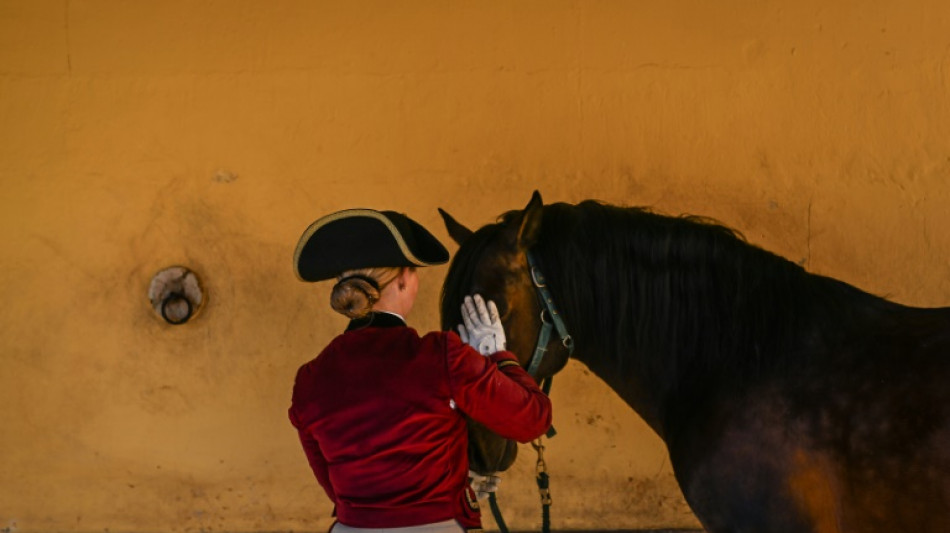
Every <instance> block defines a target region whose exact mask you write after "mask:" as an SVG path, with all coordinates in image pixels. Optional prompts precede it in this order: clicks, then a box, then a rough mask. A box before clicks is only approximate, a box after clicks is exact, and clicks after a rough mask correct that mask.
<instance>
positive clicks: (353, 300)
mask: <svg viewBox="0 0 950 533" xmlns="http://www.w3.org/2000/svg"><path fill="white" fill-rule="evenodd" d="M400 272H402V268H400V267H377V268H361V269H357V270H347V271H346V272H344V273H342V274H340V275H339V276H338V277H337V283H336V285H334V286H333V292H331V293H330V307H332V308H333V310H334V311H336V312H337V313H341V314H343V315H346V316H347V317H349V318H363V317H364V316H366V315H368V314H369V312H370V311H372V310H373V305H374V304H375V303H376V302H377V301H378V300H379V295H380V293H381V292H382V290H383V289H384V288H386V286H387V285H389V284H390V283H392V281H393V280H394V279H396V278H397V277H398V276H399V273H400Z"/></svg>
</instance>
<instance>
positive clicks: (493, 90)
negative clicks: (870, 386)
mask: <svg viewBox="0 0 950 533" xmlns="http://www.w3.org/2000/svg"><path fill="white" fill-rule="evenodd" d="M948 177H950V4H948V3H947V2H946V0H907V1H904V2H887V1H881V0H861V1H858V0H851V1H841V0H832V1H830V2H829V1H826V0H797V1H794V2H792V1H749V0H724V1H720V2H708V1H698V0H644V1H637V2H633V1H631V2H619V1H601V2H598V1H584V2H576V1H550V0H545V1H537V2H520V1H519V2H441V1H416V0H410V1H402V2H391V1H388V0H379V1H373V2H351V1H326V2H316V1H310V0H275V1H250V0H233V1H227V2H222V1H211V0H205V1H197V0H175V1H172V0H168V1H161V2H159V1H144V0H143V1H122V0H2V1H0V186H2V189H0V190H2V192H0V199H2V200H0V201H2V203H0V208H2V209H0V221H2V227H3V236H4V238H5V240H6V242H5V246H4V250H5V251H4V252H3V253H2V254H0V302H2V305H0V428H2V438H0V471H2V472H3V474H4V475H3V483H2V484H0V529H3V528H9V530H10V531H14V530H19V531H49V530H56V531H77V532H78V531H103V530H105V529H108V530H109V531H135V532H154V531H198V530H202V531H209V530H217V531H222V530H234V531H263V530H266V531H275V530H290V529H293V530H322V529H324V528H325V527H326V526H327V525H328V524H329V519H328V517H327V513H328V511H329V506H328V505H327V503H326V501H325V498H324V497H323V495H322V493H321V492H320V491H319V489H318V488H317V486H316V483H315V482H314V481H313V479H312V476H311V474H310V472H309V471H308V468H307V465H306V461H305V459H304V457H303V454H302V452H301V451H300V450H299V446H298V443H297V441H296V436H295V434H294V432H293V431H292V429H291V427H290V425H289V423H288V422H287V420H286V415H285V412H286V407H287V405H288V402H289V395H290V386H291V382H292V378H293V374H294V371H295V369H296V368H297V366H298V365H300V364H301V363H303V362H304V361H306V360H307V359H308V358H310V357H312V356H313V355H315V354H316V352H317V351H318V350H319V349H320V348H321V347H322V345H323V344H324V343H325V342H326V341H327V340H328V339H329V338H330V337H331V336H332V335H333V334H334V333H335V332H337V331H339V330H340V329H341V328H342V327H343V325H344V320H343V319H342V318H341V317H339V316H336V315H333V314H332V313H331V312H330V311H329V310H328V306H327V290H328V287H327V286H326V285H322V284H321V285H316V286H308V285H305V284H302V283H299V282H297V281H296V279H295V278H294V276H293V272H292V269H291V256H292V253H293V246H294V244H295V242H296V239H297V237H298V236H299V234H300V233H301V232H302V231H303V229H304V228H305V227H306V226H307V224H309V222H311V221H312V220H313V219H314V218H316V217H317V216H319V215H321V214H324V213H326V212H328V211H331V210H335V209H340V208H345V207H355V206H369V207H377V208H385V209H397V210H400V211H404V212H407V213H409V214H410V215H411V216H413V217H415V218H417V219H418V220H420V221H421V222H422V223H424V224H425V225H427V226H429V227H430V228H432V229H433V231H434V232H435V233H436V234H437V235H438V236H439V237H440V238H443V239H445V240H447V236H446V234H445V231H444V229H443V228H442V226H441V225H440V222H439V218H438V216H437V214H436V208H437V207H445V208H447V209H449V210H450V211H451V212H452V213H453V214H455V215H456V216H457V218H459V219H460V220H462V221H464V222H467V223H469V224H472V225H481V224H483V223H486V222H489V221H491V220H493V218H494V217H495V215H497V214H498V213H500V212H501V211H503V210H507V209H511V208H519V207H522V206H523V205H524V204H525V203H526V202H527V200H528V198H529V196H530V193H531V191H532V190H533V189H535V188H538V189H540V190H541V191H542V193H543V195H544V197H545V199H546V200H547V201H571V202H574V201H579V200H581V199H585V198H598V199H602V200H606V201H610V202H613V203H621V204H628V205H651V206H655V207H656V208H658V209H660V210H661V211H664V212H668V213H674V214H676V213H680V212H692V213H698V214H705V215H710V216H713V217H716V218H718V219H720V220H721V221H723V222H725V223H727V224H729V225H731V226H734V227H736V228H737V229H739V230H741V231H743V232H744V233H745V234H746V236H747V237H748V238H749V240H750V241H752V242H754V243H757V244H761V245H764V246H765V247H767V248H770V249H772V250H775V251H777V252H779V253H781V254H783V255H786V256H787V257H789V258H791V259H793V260H795V261H803V262H804V264H805V265H806V266H807V267H808V268H809V269H811V270H812V271H815V272H819V273H823V274H829V275H833V276H836V277H840V278H842V279H845V280H847V281H849V282H852V283H854V284H856V285H858V286H860V287H862V288H865V289H867V290H869V291H871V292H875V293H881V294H886V295H890V296H892V297H893V298H894V299H896V300H898V301H900V302H903V303H908V304H916V305H927V306H935V305H946V304H948V303H950V253H948V251H950V232H948V231H947V228H948V227H950V185H948ZM451 248H452V249H453V250H454V247H451ZM174 264H182V265H186V266H188V267H191V268H192V269H194V270H195V271H196V272H198V274H199V275H200V276H201V278H202V280H203V282H204V283H205V285H206V287H207V289H208V293H209V302H208V305H207V306H206V307H205V309H204V310H203V311H202V313H201V314H200V316H199V317H197V318H196V319H195V320H194V321H192V322H190V323H189V324H187V325H185V326H181V327H171V326H167V325H165V324H164V323H162V322H161V321H160V320H159V319H157V317H156V316H155V314H154V313H153V311H152V310H151V308H150V307H149V304H148V301H147V299H146V291H147V289H148V284H149V280H150V279H151V276H152V275H153V274H154V273H155V272H156V271H158V270H159V269H161V268H163V267H165V266H169V265H174ZM444 275H445V269H444V268H434V269H430V270H428V271H425V272H424V274H423V277H422V281H423V284H424V287H423V289H422V290H421V292H420V300H419V303H418V311H417V314H416V316H414V317H412V321H413V322H414V323H415V324H416V325H417V326H418V327H419V328H420V329H423V330H425V329H433V328H436V327H437V326H438V317H437V297H438V290H439V287H440V284H441V280H442V278H443V276H444ZM777 304H780V303H779V302H777ZM553 398H554V402H555V406H556V409H557V411H556V414H555V423H556V425H557V426H558V428H559V430H560V436H558V437H557V438H556V439H555V440H554V441H552V442H551V443H550V449H549V453H548V460H549V467H550V470H551V474H552V483H553V491H554V501H555V504H554V508H553V516H554V526H555V528H557V529H567V528H580V527H586V528H596V527H610V528H633V527H649V526H665V527H673V526H684V527H685V526H691V525H695V524H696V522H695V519H694V518H693V517H692V516H691V515H690V514H689V511H688V509H687V508H686V507H685V504H684V503H683V501H682V497H681V496H680V495H679V493H678V490H677V488H676V486H675V482H674V481H673V479H672V476H671V473H670V467H669V463H668V460H667V459H666V456H665V452H664V451H663V448H662V446H661V443H660V442H659V441H658V439H657V438H656V437H655V436H654V435H652V434H651V433H650V432H649V431H648V430H647V429H646V427H645V426H644V425H643V424H642V422H640V421H639V419H638V418H637V417H636V415H634V414H633V413H632V412H630V411H629V409H627V408H626V407H624V406H623V405H622V404H621V403H620V401H619V400H618V399H617V398H616V397H615V396H614V395H613V394H612V393H611V392H610V391H609V390H606V389H605V387H604V386H603V385H602V384H601V383H600V382H599V381H598V380H597V379H596V378H594V377H592V376H590V375H588V374H587V373H586V371H585V369H584V368H583V367H581V366H580V365H572V366H570V367H569V368H568V369H567V370H566V371H565V373H564V375H563V376H562V377H561V378H560V379H559V380H558V383H557V386H556V387H555V390H554V393H553ZM529 451H530V450H528V449H523V450H522V453H523V455H522V460H521V461H520V462H519V463H518V465H517V466H516V468H515V470H514V472H513V473H512V474H511V475H509V476H507V477H506V479H505V481H504V482H503V486H502V493H501V497H502V500H503V504H504V506H505V508H506V513H507V514H508V519H509V525H512V526H513V527H515V528H520V529H529V528H533V527H536V526H537V524H538V522H539V519H538V513H539V509H538V504H537V502H538V498H537V495H536V493H535V492H534V489H533V480H532V478H531V472H532V470H533V461H532V460H531V458H530V457H529V453H528V452H529ZM486 524H488V525H491V519H490V518H487V519H486Z"/></svg>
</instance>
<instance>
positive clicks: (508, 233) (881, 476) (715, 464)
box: [440, 191, 950, 533]
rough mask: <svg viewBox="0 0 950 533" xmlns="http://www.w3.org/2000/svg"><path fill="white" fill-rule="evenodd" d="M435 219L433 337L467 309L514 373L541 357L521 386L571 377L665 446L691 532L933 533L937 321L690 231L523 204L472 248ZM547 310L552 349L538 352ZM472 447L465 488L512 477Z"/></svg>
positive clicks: (941, 462)
mask: <svg viewBox="0 0 950 533" xmlns="http://www.w3.org/2000/svg"><path fill="white" fill-rule="evenodd" d="M440 212H441V214H442V217H443V219H444V222H445V225H446V229H447V230H448V233H449V235H450V236H451V238H452V239H453V240H455V241H456V242H457V243H458V244H459V249H458V252H457V253H456V255H455V258H454V259H453V261H452V263H451V264H450V266H449V271H448V273H447V276H446V279H445V282H444V285H443V290H442V297H441V319H442V326H443V329H449V328H451V327H452V326H454V325H456V324H458V323H459V322H460V319H461V316H460V311H459V306H460V304H461V301H462V298H463V297H464V295H466V294H472V293H480V294H482V295H483V296H484V297H485V298H487V299H491V300H493V301H495V303H496V304H497V306H498V310H499V313H500V314H501V318H502V322H503V325H504V329H505V332H506V335H507V338H508V349H509V350H510V351H512V352H514V354H515V355H516V356H517V357H518V359H519V361H520V362H521V364H522V365H523V366H525V367H528V366H529V361H530V360H531V359H532V357H533V354H534V353H535V352H544V358H543V360H542V361H541V362H540V364H538V363H535V364H534V365H533V366H535V368H534V372H533V375H534V377H535V379H537V380H541V379H545V378H549V377H550V376H553V375H554V374H555V373H557V372H558V371H559V370H561V369H562V368H563V367H564V366H565V364H566V362H567V359H568V357H574V358H575V359H576V360H577V361H580V362H581V363H583V364H584V365H586V366H587V368H588V369H589V370H590V371H591V372H592V373H593V374H595V375H596V376H598V377H599V378H600V379H602V380H603V381H604V382H605V383H606V384H607V385H608V386H609V387H611V388H612V389H613V390H614V391H616V392H617V394H618V395H619V396H620V398H622V399H623V400H624V401H625V402H626V403H627V404H628V405H629V406H630V407H631V408H632V409H633V410H634V411H635V412H636V413H638V414H639V415H640V416H641V417H642V418H643V420H644V421H645V422H646V423H647V424H648V425H649V427H650V428H652V430H653V431H655V432H656V433H657V435H659V437H660V438H661V439H662V440H663V442H664V443H665V445H666V448H667V451H668V452H669V457H670V461H671V464H672V468H673V472H674V475H675V477H676V480H677V482H678V483H679V486H680V489H681V490H682V493H683V496H684V497H685V500H686V502H687V503H688V504H689V506H690V508H691V509H692V511H693V512H694V514H695V515H696V517H697V518H698V519H699V521H700V522H701V524H702V525H703V527H704V528H705V529H706V530H707V531H710V532H716V533H718V532H795V533H799V532H815V533H831V532H836V533H858V532H860V533H877V532H885V531H886V532H910V531H950V307H943V308H917V307H909V306H906V305H901V304H899V303H895V302H893V301H890V300H888V299H885V298H882V297H878V296H875V295H872V294H869V293H867V292H865V291H863V290H861V289H858V288H856V287H854V286H852V285H850V284H848V283H846V282H843V281H840V280H838V279H834V278H831V277H827V276H822V275H818V274H814V273H809V272H807V271H806V270H805V269H804V268H803V267H802V266H800V265H798V264H796V263H794V262H792V261H789V260H787V259H785V258H783V257H780V256H779V255H776V254H774V253H771V252H769V251H767V250H765V249H763V248H760V247H758V246H755V245H753V244H750V243H748V242H747V241H746V240H745V238H744V237H743V236H742V235H741V234H740V233H739V232H738V231H735V230H733V229H730V228H728V227H726V226H725V225H722V224H720V223H717V222H715V221H712V220H710V219H706V218H703V217H697V216H691V215H683V216H676V217H674V216H666V215H663V214H658V213H656V212H654V211H653V210H650V209H646V208H634V207H621V206H615V205H609V204H606V203H602V202H597V201H592V200H587V201H583V202H580V203H578V204H576V205H575V204H566V203H556V204H551V205H544V204H543V201H542V199H541V195H540V194H539V193H538V192H537V191H535V193H534V195H533V196H532V198H531V200H530V202H529V203H528V205H527V206H526V207H525V208H524V209H523V210H514V211H509V212H507V213H504V214H502V215H501V216H500V217H499V219H498V221H497V222H496V223H493V224H488V225H486V226H484V227H482V228H481V229H478V230H477V231H472V230H470V229H468V228H466V227H465V226H464V225H462V224H461V223H459V222H458V221H456V220H455V219H454V218H453V217H452V216H451V215H449V214H448V213H447V212H445V211H443V210H441V209H440ZM529 263H530V265H529ZM541 276H543V282H542V283H541V284H540V285H543V286H545V288H546V291H547V293H546V296H543V297H539V296H538V294H539V293H538V285H539V284H538V283H537V282H538V279H537V278H539V277H541ZM545 300H548V301H550V303H553V304H554V305H555V306H556V309H557V310H556V311H553V312H555V313H559V314H560V320H561V321H562V323H563V326H564V327H565V328H566V330H567V331H566V332H565V334H564V335H559V336H551V337H550V338H549V340H542V342H541V343H540V344H543V346H539V347H537V348H536V347H535V343H536V341H537V340H538V335H539V334H538V331H539V329H540V328H542V327H544V323H545V322H550V321H551V319H550V317H545V312H544V311H542V310H543V309H546V308H545V305H546V302H545ZM547 313H548V315H550V313H551V310H547ZM562 336H569V338H570V339H571V340H572V343H568V342H566V340H565V339H561V338H559V337H562ZM571 348H573V354H572V353H571V351H572V350H571ZM555 409H556V408H555ZM555 412H556V411H555ZM469 437H470V444H469V447H470V454H469V460H470V468H471V469H473V470H475V471H476V472H479V473H481V474H489V473H494V472H500V471H504V470H505V469H507V468H508V467H509V466H510V465H511V464H512V463H513V462H514V460H515V456H516V454H517V447H516V445H515V444H514V443H513V442H509V441H505V440H504V439H502V438H500V437H498V436H496V435H493V434H491V433H490V432H489V431H487V430H486V429H485V428H484V427H481V426H478V425H477V424H474V423H473V424H471V425H470V428H469Z"/></svg>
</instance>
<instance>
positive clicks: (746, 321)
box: [535, 201, 898, 395]
mask: <svg viewBox="0 0 950 533" xmlns="http://www.w3.org/2000/svg"><path fill="white" fill-rule="evenodd" d="M541 227H542V230H541V235H540V238H539V241H538V243H537V245H536V246H535V250H536V252H537V253H538V255H539V256H540V258H541V263H542V264H543V270H544V273H545V276H546V277H547V278H548V284H549V286H550V288H551V290H552V292H553V293H554V295H555V298H556V299H557V301H558V304H559V305H560V306H561V307H563V312H562V314H563V315H564V317H565V320H566V321H567V322H568V326H569V328H570V329H571V331H572V333H573V334H574V337H575V339H576V341H577V346H578V347H579V348H578V349H583V351H584V353H583V354H578V357H579V358H581V359H583V360H585V362H587V363H588V364H589V365H594V364H596V365H598V366H601V367H602V368H606V369H609V371H610V372H613V373H615V374H616V375H618V376H629V375H630V374H631V373H636V374H637V375H641V376H649V377H650V378H651V379H652V380H658V381H657V383H658V384H659V385H661V386H662V387H664V388H665V389H666V390H665V391H664V395H668V394H672V393H676V392H678V391H677V389H680V388H684V387H691V388H692V387H701V384H702V382H703V381H706V380H708V378H709V377H713V376H715V377H716V378H718V379H719V380H720V383H721V382H722V380H726V381H729V382H732V383H733V384H734V385H735V386H739V387H741V386H743V384H744V383H747V382H749V381H750V380H753V379H754V380H758V379H759V378H761V377H762V376H763V374H769V373H784V372H794V371H797V370H798V369H799V368H801V367H802V366H803V365H805V364H806V363H812V362H814V358H816V357H822V355H823V354H826V353H827V352H828V349H829V348H831V347H832V346H833V345H835V344H836V343H837V342H839V339H840V338H841V337H842V336H844V335H846V334H847V333H848V332H850V331H851V330H852V329H854V328H855V327H857V326H858V325H859V324H861V323H864V322H865V321H866V320H867V319H868V318H870V317H871V316H874V317H880V316H882V315H884V314H887V312H888V310H890V309H893V308H896V307H898V306H897V305H896V304H892V303H890V302H887V301H886V300H883V299H881V298H878V297H875V296H872V295H870V294H867V293H865V292H863V291H860V290H858V289H856V288H854V287H852V286H850V285H848V284H846V283H843V282H840V281H838V280H834V279H831V278H827V277H823V276H818V275H814V274H810V273H808V272H806V271H805V270H804V269H803V268H802V267H800V266H799V265H797V264H795V263H793V262H791V261H788V260H787V259H784V258H782V257H780V256H778V255H775V254H773V253H771V252H768V251H765V250H763V249H761V248H759V247H756V246H753V245H751V244H749V243H747V242H746V241H745V240H744V238H742V236H741V235H739V234H738V233H737V232H735V231H734V230H732V229H730V228H727V227H725V226H723V225H721V224H718V223H715V222H712V221H710V220H707V219H703V218H700V217H694V216H681V217H670V216H663V215H659V214H655V213H652V212H650V211H648V210H646V209H641V208H622V207H616V206H610V205H605V204H601V203H598V202H594V201H585V202H582V203H580V204H577V205H568V204H553V205H548V206H545V207H544V212H543V219H542V224H541ZM807 358H811V359H810V360H806V359H807Z"/></svg>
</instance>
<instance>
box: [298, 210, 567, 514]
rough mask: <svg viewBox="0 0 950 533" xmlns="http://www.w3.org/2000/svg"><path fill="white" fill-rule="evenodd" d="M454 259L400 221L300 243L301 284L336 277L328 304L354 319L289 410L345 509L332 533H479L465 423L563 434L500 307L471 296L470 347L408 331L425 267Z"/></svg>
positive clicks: (375, 221)
mask: <svg viewBox="0 0 950 533" xmlns="http://www.w3.org/2000/svg"><path fill="white" fill-rule="evenodd" d="M448 258H449V254H448V252H447V251H446V249H445V247H444V246H442V244H441V243H439V241H438V240H437V239H436V238H435V237H434V236H433V235H432V234H431V233H429V232H428V231H426V229H425V228H423V227H422V226H420V225H419V224H417V223H416V222H415V221H413V220H411V219H410V218H408V217H406V216H405V215H402V214H399V213H395V212H392V211H383V212H380V211H374V210H370V209H350V210H346V211H341V212H337V213H333V214H331V215H328V216H325V217H323V218H321V219H319V220H317V221H316V222H314V223H313V224H311V225H310V227H309V228H307V230H306V231H305V232H304V234H303V236H302V237H301V238H300V241H299V243H298V244H297V249H296V252H295V254H294V266H295V270H296V272H297V276H298V277H299V278H300V279H301V280H303V281H320V280H326V279H333V278H336V280H337V282H336V285H334V287H333V291H332V295H331V297H330V304H331V306H332V307H333V309H334V310H336V311H338V312H340V313H342V314H344V315H346V316H347V317H349V318H350V319H351V322H350V323H349V326H348V327H347V328H346V331H345V332H344V333H343V334H341V335H339V336H338V337H336V338H335V339H333V340H332V341H331V342H330V344H329V345H328V346H327V347H326V348H324V350H323V351H322V352H321V353H320V355H319V356H318V357H317V358H316V359H314V360H312V361H310V362H309V363H307V364H305V365H303V366H302V367H301V368H300V370H299V371H298V372H297V378H296V381H295V384H294V392H293V402H292V405H291V407H290V420H291V422H292V423H293V425H294V426H295V427H296V428H297V430H298V432H299V435H300V440H301V442H302V443H303V447H304V451H305V452H306V455H307V458H308V460H309V461H310V466H311V468H312V469H313V472H314V474H315V475H316V477H317V481H318V482H319V483H320V485H321V486H322V487H323V489H324V490H325V491H326V493H327V496H329V497H330V499H331V500H332V501H333V503H334V506H335V507H334V515H335V516H336V518H337V522H336V523H335V524H334V525H333V527H332V528H331V531H332V532H333V533H347V532H360V531H367V530H370V529H372V530H374V531H380V530H388V531H399V532H400V533H407V532H416V531H426V532H428V533H433V532H439V533H441V532H443V531H444V532H459V531H463V528H464V529H468V530H473V529H480V528H481V520H480V517H479V510H478V502H477V500H476V498H475V494H474V492H473V490H472V488H471V487H470V486H469V485H468V482H467V475H468V453H467V447H468V437H467V433H466V421H465V416H468V417H471V418H472V419H474V420H476V421H478V422H481V423H482V424H484V425H485V426H487V427H488V428H489V429H491V430H493V431H495V432H496V433H498V434H499V435H502V436H504V437H507V438H511V439H516V440H518V441H521V442H527V441H530V440H532V439H534V438H536V437H538V436H540V435H541V434H543V433H544V432H545V431H546V430H547V428H548V427H549V426H550V424H551V403H550V401H549V400H548V398H547V396H545V395H544V393H542V392H541V390H540V389H538V386H537V384H536V383H535V382H534V380H533V379H532V378H531V377H529V376H528V374H527V373H526V372H525V371H524V370H523V369H522V368H521V367H520V366H519V365H518V363H517V360H516V359H515V357H514V355H513V354H512V353H510V352H507V351H504V348H505V336H504V335H505V334H504V330H503V328H502V327H501V321H500V320H499V317H498V311H497V309H496V308H495V306H494V303H492V302H488V303H487V304H486V303H485V302H484V301H482V299H481V297H480V296H477V295H476V296H475V297H469V298H466V300H465V304H464V305H463V312H462V314H463V316H464V317H465V318H464V319H463V321H464V322H465V324H464V325H460V328H459V332H460V334H461V337H460V336H459V335H456V334H455V333H453V332H433V333H429V334H426V335H423V336H420V335H419V334H418V333H416V331H415V330H414V329H412V328H410V327H408V326H407V325H406V322H405V319H406V317H407V316H408V315H409V313H410V311H411V310H412V307H413V304H414V303H415V298H416V291H417V289H418V287H419V278H418V276H417V274H416V268H419V267H425V266H430V265H437V264H442V263H445V262H446V261H448ZM462 338H464V339H465V342H463V341H462ZM466 343H469V344H466ZM473 346H474V347H478V349H476V348H473Z"/></svg>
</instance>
